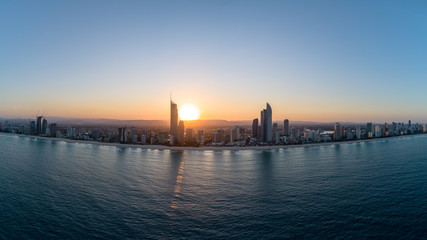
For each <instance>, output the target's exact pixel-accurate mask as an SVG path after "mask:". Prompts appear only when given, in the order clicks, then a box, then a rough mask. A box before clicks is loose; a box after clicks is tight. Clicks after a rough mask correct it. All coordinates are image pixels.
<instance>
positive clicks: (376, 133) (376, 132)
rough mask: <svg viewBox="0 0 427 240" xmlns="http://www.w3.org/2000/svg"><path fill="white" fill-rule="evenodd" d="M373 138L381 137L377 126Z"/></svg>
mask: <svg viewBox="0 0 427 240" xmlns="http://www.w3.org/2000/svg"><path fill="white" fill-rule="evenodd" d="M375 137H381V130H380V126H379V125H376V126H375Z"/></svg>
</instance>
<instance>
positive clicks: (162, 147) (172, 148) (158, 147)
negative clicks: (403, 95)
mask: <svg viewBox="0 0 427 240" xmlns="http://www.w3.org/2000/svg"><path fill="white" fill-rule="evenodd" d="M421 134H425V133H421ZM0 135H5V136H18V137H25V138H32V139H40V140H50V141H61V142H66V143H77V144H93V145H98V146H109V147H118V148H139V149H150V150H170V151H245V150H275V149H288V148H308V147H321V146H332V145H342V144H354V143H361V142H372V141H381V140H386V139H392V138H401V137H409V136H413V135H419V134H413V135H399V136H391V137H385V138H370V139H360V140H349V141H340V142H324V143H307V144H294V145H271V146H201V147H188V146H165V145H140V144H121V143H108V142H98V141H87V140H74V139H67V138H51V137H41V136H33V135H23V134H15V133H3V132H2V133H0Z"/></svg>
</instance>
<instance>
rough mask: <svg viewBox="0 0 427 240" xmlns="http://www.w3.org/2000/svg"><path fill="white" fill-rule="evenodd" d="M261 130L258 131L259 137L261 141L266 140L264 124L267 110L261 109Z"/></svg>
mask: <svg viewBox="0 0 427 240" xmlns="http://www.w3.org/2000/svg"><path fill="white" fill-rule="evenodd" d="M260 118H261V131H260V132H258V138H259V141H261V142H264V141H265V133H264V125H265V110H262V111H261V115H260Z"/></svg>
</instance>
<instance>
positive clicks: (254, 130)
mask: <svg viewBox="0 0 427 240" xmlns="http://www.w3.org/2000/svg"><path fill="white" fill-rule="evenodd" d="M252 137H253V138H258V118H255V119H254V120H253V121H252Z"/></svg>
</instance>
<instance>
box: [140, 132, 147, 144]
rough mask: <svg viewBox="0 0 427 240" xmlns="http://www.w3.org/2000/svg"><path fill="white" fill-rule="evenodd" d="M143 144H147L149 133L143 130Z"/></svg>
mask: <svg viewBox="0 0 427 240" xmlns="http://www.w3.org/2000/svg"><path fill="white" fill-rule="evenodd" d="M141 144H147V131H146V130H142V132H141Z"/></svg>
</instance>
